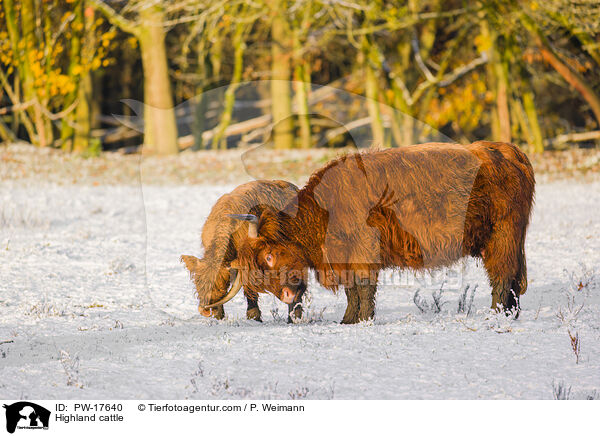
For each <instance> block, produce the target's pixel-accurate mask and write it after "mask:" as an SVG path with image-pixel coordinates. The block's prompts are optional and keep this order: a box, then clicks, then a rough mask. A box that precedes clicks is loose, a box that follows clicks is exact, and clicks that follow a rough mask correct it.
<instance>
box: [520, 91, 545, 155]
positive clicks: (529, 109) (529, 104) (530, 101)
mask: <svg viewBox="0 0 600 436" xmlns="http://www.w3.org/2000/svg"><path fill="white" fill-rule="evenodd" d="M523 107H524V109H525V115H526V116H527V121H528V123H529V129H530V131H531V139H532V140H533V143H532V145H533V151H534V152H535V153H541V152H543V151H544V137H543V135H542V129H541V128H540V123H539V120H538V116H537V110H536V108H535V101H534V96H533V92H531V91H525V92H523Z"/></svg>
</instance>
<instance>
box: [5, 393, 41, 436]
mask: <svg viewBox="0 0 600 436" xmlns="http://www.w3.org/2000/svg"><path fill="white" fill-rule="evenodd" d="M4 408H5V409H6V431H8V432H9V433H14V432H15V429H17V428H18V429H44V430H47V429H48V424H49V423H50V411H49V410H48V409H46V408H44V407H42V406H38V405H37V404H35V403H30V402H28V401H19V402H17V403H13V404H11V405H7V404H5V405H4Z"/></svg>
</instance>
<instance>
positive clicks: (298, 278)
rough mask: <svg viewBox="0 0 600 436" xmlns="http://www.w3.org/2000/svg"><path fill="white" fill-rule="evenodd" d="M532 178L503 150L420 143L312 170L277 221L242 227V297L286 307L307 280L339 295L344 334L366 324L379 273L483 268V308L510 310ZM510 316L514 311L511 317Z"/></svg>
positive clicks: (510, 150)
mask: <svg viewBox="0 0 600 436" xmlns="http://www.w3.org/2000/svg"><path fill="white" fill-rule="evenodd" d="M534 185H535V180H534V175H533V169H532V167H531V164H530V163H529V160H528V159H527V156H526V155H525V154H524V153H523V152H521V150H519V148H518V147H516V146H515V145H512V144H506V143H496V142H483V141H482V142H476V143H474V144H470V145H459V144H444V143H429V144H420V145H414V146H409V147H403V148H396V149H389V150H384V151H367V152H364V153H357V154H352V155H348V156H344V157H341V158H339V159H337V160H334V161H332V162H330V163H329V164H327V165H326V166H324V167H323V168H321V169H319V170H317V171H316V172H315V173H313V175H312V176H311V177H310V179H309V181H308V183H307V184H306V186H305V187H304V188H302V189H301V190H300V191H299V192H298V198H297V200H296V201H294V202H292V204H290V205H288V206H287V207H286V208H285V209H283V211H276V210H273V209H270V208H266V209H265V210H264V211H263V213H262V214H260V218H258V219H257V217H252V216H247V217H245V219H247V220H251V221H253V222H251V225H250V227H249V234H248V237H247V238H246V239H245V241H244V243H243V244H242V245H241V247H240V249H239V256H238V261H239V263H240V268H241V270H240V271H241V273H242V282H243V284H244V289H245V290H248V291H249V292H250V293H255V292H259V291H260V290H262V289H263V288H264V289H267V290H268V291H270V292H272V293H273V294H275V295H276V296H278V297H279V298H281V299H284V300H286V299H287V300H291V299H293V298H295V295H296V294H297V293H298V292H300V291H301V290H303V289H304V287H305V286H306V280H307V274H308V270H309V269H312V270H314V271H315V273H316V277H317V280H318V281H319V282H320V283H321V284H322V285H323V286H325V287H326V288H329V289H332V290H335V289H337V288H338V286H340V285H342V286H344V288H345V291H346V296H347V299H348V307H347V309H346V313H345V314H344V318H343V320H342V323H356V322H358V321H362V320H367V319H370V318H372V317H373V316H374V311H375V290H376V285H377V277H378V273H379V271H380V270H381V269H383V268H390V267H392V268H393V267H400V268H410V269H414V270H420V269H425V270H427V269H434V268H438V267H442V266H449V265H451V264H453V263H454V262H456V261H458V260H459V259H460V258H462V257H464V256H473V257H476V258H481V259H483V264H484V266H485V269H486V270H487V273H488V277H489V280H490V284H491V286H492V307H493V308H495V309H496V310H499V309H500V308H504V309H515V311H518V307H519V304H518V303H519V295H521V294H523V293H524V292H525V291H526V289H527V273H526V265H525V252H524V243H525V233H526V229H527V225H528V222H529V215H530V212H531V208H532V203H533V196H534ZM517 313H518V312H517Z"/></svg>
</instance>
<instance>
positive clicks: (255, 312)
mask: <svg viewBox="0 0 600 436" xmlns="http://www.w3.org/2000/svg"><path fill="white" fill-rule="evenodd" d="M246 318H248V319H253V320H254V321H258V322H262V319H261V318H260V309H259V308H258V307H254V308H252V309H248V310H247V311H246Z"/></svg>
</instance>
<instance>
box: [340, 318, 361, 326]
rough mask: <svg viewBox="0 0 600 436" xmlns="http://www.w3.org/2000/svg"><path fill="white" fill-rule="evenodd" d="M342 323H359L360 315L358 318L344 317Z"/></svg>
mask: <svg viewBox="0 0 600 436" xmlns="http://www.w3.org/2000/svg"><path fill="white" fill-rule="evenodd" d="M340 324H358V317H357V318H344V319H342V321H341V322H340Z"/></svg>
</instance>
